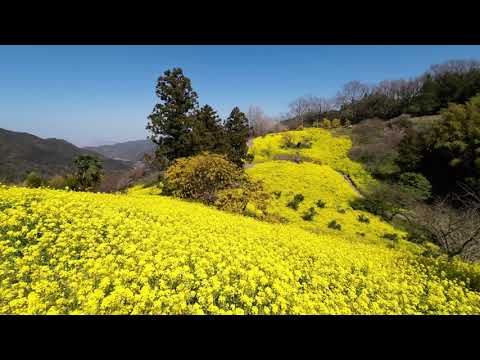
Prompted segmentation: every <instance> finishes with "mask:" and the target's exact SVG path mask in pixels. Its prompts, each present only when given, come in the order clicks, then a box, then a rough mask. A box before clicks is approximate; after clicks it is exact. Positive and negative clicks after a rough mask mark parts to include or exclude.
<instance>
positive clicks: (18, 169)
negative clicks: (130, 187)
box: [0, 128, 132, 183]
mask: <svg viewBox="0 0 480 360" xmlns="http://www.w3.org/2000/svg"><path fill="white" fill-rule="evenodd" d="M79 155H95V156H97V157H98V158H100V160H102V161H103V165H104V169H105V172H106V173H107V174H110V173H119V172H123V171H126V170H128V169H130V168H131V167H132V164H131V163H129V162H125V161H118V160H114V159H110V158H107V157H105V156H103V155H101V154H98V153H96V152H93V151H91V150H88V149H85V148H79V147H77V146H75V145H74V144H72V143H70V142H68V141H66V140H64V139H58V138H47V139H44V138H41V137H39V136H36V135H33V134H30V133H27V132H17V131H13V130H7V129H4V128H0V181H5V182H12V183H17V182H20V181H22V180H23V179H24V178H25V176H26V174H27V173H28V172H30V171H36V172H38V173H39V174H40V175H42V176H44V177H52V176H55V175H64V174H66V173H67V172H68V171H70V168H71V164H72V162H73V160H74V158H76V157H77V156H79Z"/></svg>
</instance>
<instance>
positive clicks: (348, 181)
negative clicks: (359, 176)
mask: <svg viewBox="0 0 480 360" xmlns="http://www.w3.org/2000/svg"><path fill="white" fill-rule="evenodd" d="M339 173H340V174H341V175H342V176H343V178H344V179H345V181H346V182H347V183H348V185H350V187H351V188H352V189H353V190H354V191H355V192H356V193H357V195H358V196H360V197H363V195H362V193H361V192H360V190H359V189H358V187H357V185H356V184H355V183H354V182H353V180H352V178H351V177H350V175H348V174H343V173H341V172H339Z"/></svg>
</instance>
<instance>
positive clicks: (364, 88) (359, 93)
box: [336, 80, 372, 105]
mask: <svg viewBox="0 0 480 360" xmlns="http://www.w3.org/2000/svg"><path fill="white" fill-rule="evenodd" d="M371 90H372V89H371V87H370V86H368V85H366V84H362V83H361V82H360V81H357V80H353V81H350V82H348V83H346V84H345V85H343V88H342V90H341V91H339V92H338V93H337V98H336V100H337V104H338V105H346V104H351V103H352V102H354V101H358V100H360V99H361V98H363V97H364V96H366V95H368V94H369V93H370V92H371Z"/></svg>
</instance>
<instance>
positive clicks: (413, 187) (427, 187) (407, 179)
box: [399, 172, 432, 200]
mask: <svg viewBox="0 0 480 360" xmlns="http://www.w3.org/2000/svg"><path fill="white" fill-rule="evenodd" d="M399 182H400V184H402V185H403V187H404V188H405V190H406V191H409V192H411V193H412V194H413V196H415V197H416V198H418V199H419V200H427V199H428V198H430V196H431V191H432V185H431V184H430V181H428V180H427V178H426V177H425V176H423V175H422V174H418V173H413V172H405V173H403V174H401V175H400V177H399Z"/></svg>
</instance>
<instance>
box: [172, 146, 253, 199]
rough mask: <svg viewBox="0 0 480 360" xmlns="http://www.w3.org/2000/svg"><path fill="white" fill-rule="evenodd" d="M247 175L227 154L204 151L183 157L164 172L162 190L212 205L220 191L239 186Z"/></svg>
mask: <svg viewBox="0 0 480 360" xmlns="http://www.w3.org/2000/svg"><path fill="white" fill-rule="evenodd" d="M243 180H244V174H243V172H242V170H241V169H239V168H238V167H237V166H236V165H235V164H233V163H232V162H230V161H228V160H227V159H226V157H225V156H223V155H218V154H209V153H202V154H199V155H196V156H191V157H187V158H180V159H177V160H175V162H174V163H173V164H172V165H171V166H170V167H169V168H168V169H167V171H166V172H165V183H164V189H163V193H164V194H166V195H173V196H175V197H179V198H184V199H192V200H198V201H201V202H203V203H206V204H213V203H214V202H215V200H216V195H217V194H216V193H217V191H219V190H224V189H230V188H236V187H239V185H240V184H241V183H242V182H243Z"/></svg>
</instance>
